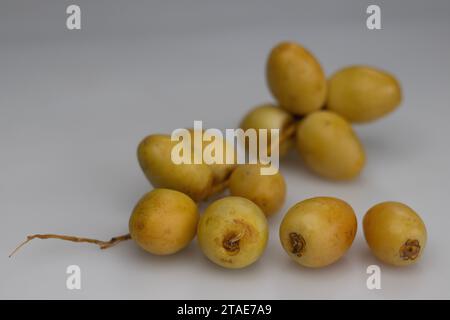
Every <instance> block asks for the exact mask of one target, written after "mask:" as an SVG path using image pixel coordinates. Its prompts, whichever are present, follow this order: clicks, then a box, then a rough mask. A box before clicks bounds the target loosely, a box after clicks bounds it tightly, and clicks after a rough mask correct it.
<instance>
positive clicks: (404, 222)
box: [363, 201, 427, 266]
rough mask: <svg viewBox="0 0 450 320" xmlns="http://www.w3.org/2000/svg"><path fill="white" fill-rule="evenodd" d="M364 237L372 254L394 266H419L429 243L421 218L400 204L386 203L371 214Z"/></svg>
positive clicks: (366, 217)
mask: <svg viewBox="0 0 450 320" xmlns="http://www.w3.org/2000/svg"><path fill="white" fill-rule="evenodd" d="M363 228H364V236H365V238H366V241H367V244H368V245H369V247H370V250H371V251H372V253H373V254H374V255H375V256H376V257H377V258H378V259H380V260H381V261H383V262H385V263H387V264H391V265H394V266H408V265H411V264H414V263H416V262H417V261H418V260H419V259H420V258H421V257H422V255H423V251H424V249H425V245H426V243H427V230H426V228H425V224H424V223H423V221H422V219H421V218H420V216H419V215H418V214H417V213H416V212H415V211H414V210H413V209H411V208H410V207H408V206H407V205H405V204H403V203H400V202H393V201H389V202H383V203H379V204H377V205H375V206H373V207H372V208H371V209H369V211H367V213H366V215H365V216H364V221H363Z"/></svg>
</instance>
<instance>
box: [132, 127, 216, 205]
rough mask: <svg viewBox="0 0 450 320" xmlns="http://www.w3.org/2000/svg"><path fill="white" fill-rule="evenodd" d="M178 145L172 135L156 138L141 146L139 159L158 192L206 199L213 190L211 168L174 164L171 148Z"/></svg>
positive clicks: (145, 141) (146, 141) (155, 136)
mask: <svg viewBox="0 0 450 320" xmlns="http://www.w3.org/2000/svg"><path fill="white" fill-rule="evenodd" d="M177 143H178V142H177V141H171V139H170V136H169V135H161V134H154V135H150V136H148V137H146V138H145V139H144V140H142V142H141V143H140V144H139V147H138V151H137V156H138V160H139V164H140V166H141V168H142V170H143V171H144V174H145V176H146V177H147V179H148V180H149V181H150V182H151V184H152V185H153V186H154V187H155V188H167V189H174V190H178V191H181V192H183V193H185V194H187V195H188V196H190V197H191V198H192V199H194V200H195V201H200V200H203V199H204V198H206V197H207V196H208V195H209V193H210V191H211V188H212V185H213V182H214V175H213V172H212V169H211V168H210V166H208V165H207V164H205V163H202V164H175V163H174V162H173V161H172V158H171V153H172V148H173V147H174V145H176V144H177Z"/></svg>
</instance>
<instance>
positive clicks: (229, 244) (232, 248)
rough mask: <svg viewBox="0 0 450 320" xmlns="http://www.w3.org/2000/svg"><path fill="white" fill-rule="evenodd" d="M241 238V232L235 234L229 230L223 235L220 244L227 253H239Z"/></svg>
mask: <svg viewBox="0 0 450 320" xmlns="http://www.w3.org/2000/svg"><path fill="white" fill-rule="evenodd" d="M241 238H242V234H241V233H239V234H237V233H235V232H230V233H228V234H227V235H226V236H225V237H224V239H223V241H222V246H223V247H224V249H225V250H226V251H227V253H228V254H229V255H233V256H234V255H236V254H238V253H239V250H240V249H241V248H240V246H239V242H240V240H241Z"/></svg>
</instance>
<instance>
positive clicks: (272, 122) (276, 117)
mask: <svg viewBox="0 0 450 320" xmlns="http://www.w3.org/2000/svg"><path fill="white" fill-rule="evenodd" d="M240 127H241V128H242V129H243V130H248V129H256V130H259V129H267V148H268V149H269V150H270V144H271V139H270V129H279V130H280V131H279V137H280V145H279V155H280V156H283V155H285V154H286V153H287V152H288V151H289V149H290V147H291V146H292V145H293V142H292V140H293V138H292V136H293V132H292V130H293V129H294V118H293V117H292V115H291V114H290V113H289V112H287V111H285V110H283V109H281V108H279V107H277V106H275V105H273V104H271V103H266V104H262V105H259V106H257V107H255V108H253V109H252V110H251V111H250V112H249V113H247V114H246V115H245V117H244V119H243V120H242V122H241V125H240ZM258 141H259V140H258Z"/></svg>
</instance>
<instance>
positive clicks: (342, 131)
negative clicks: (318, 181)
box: [296, 111, 365, 180]
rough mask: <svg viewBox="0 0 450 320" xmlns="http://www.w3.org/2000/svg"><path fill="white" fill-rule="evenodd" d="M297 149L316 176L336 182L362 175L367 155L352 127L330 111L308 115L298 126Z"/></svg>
mask: <svg viewBox="0 0 450 320" xmlns="http://www.w3.org/2000/svg"><path fill="white" fill-rule="evenodd" d="M296 143H297V149H298V151H299V152H300V156H301V157H302V159H303V160H304V162H305V164H306V165H307V166H308V168H310V169H311V170H312V171H314V172H315V173H317V174H319V175H321V176H323V177H326V178H329V179H335V180H347V179H351V178H354V177H356V176H357V175H359V173H360V172H361V170H362V169H363V167H364V164H365V152H364V149H363V146H362V144H361V142H360V141H359V139H358V137H357V136H356V134H355V132H354V131H353V129H352V127H351V125H350V124H349V123H348V122H347V120H345V119H344V118H343V117H341V116H339V115H338V114H336V113H333V112H331V111H318V112H314V113H312V114H310V115H308V116H306V117H305V118H304V119H303V120H301V121H300V123H299V125H298V126H297V134H296Z"/></svg>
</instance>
